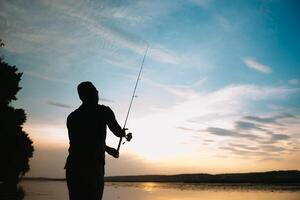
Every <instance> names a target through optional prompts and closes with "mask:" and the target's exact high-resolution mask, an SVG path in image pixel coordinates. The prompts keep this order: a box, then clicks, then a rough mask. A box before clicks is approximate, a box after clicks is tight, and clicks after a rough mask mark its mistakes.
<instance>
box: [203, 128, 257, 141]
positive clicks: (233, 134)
mask: <svg viewBox="0 0 300 200" xmlns="http://www.w3.org/2000/svg"><path fill="white" fill-rule="evenodd" d="M206 131H207V132H208V133H210V134H213V135H218V136H225V137H234V138H247V139H251V140H253V139H254V140H256V139H260V137H259V136H257V135H254V134H242V133H238V132H237V131H234V130H227V129H223V128H216V127H208V128H207V129H206Z"/></svg>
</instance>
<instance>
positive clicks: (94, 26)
mask: <svg viewBox="0 0 300 200" xmlns="http://www.w3.org/2000/svg"><path fill="white" fill-rule="evenodd" d="M56 9H58V10H61V11H62V12H63V13H64V14H65V15H67V16H70V17H72V18H73V19H77V22H79V23H81V24H82V25H83V26H85V27H86V28H87V29H88V30H89V31H90V32H92V33H93V34H96V35H98V36H99V37H100V38H102V39H103V40H106V41H108V42H110V43H112V44H113V45H117V46H119V47H121V48H126V49H128V50H131V51H133V52H135V53H138V54H140V55H144V53H145V49H146V42H145V41H143V40H142V39H139V38H138V37H137V36H132V35H131V34H129V33H127V32H124V31H121V30H117V29H113V28H112V27H110V26H108V25H107V24H105V23H103V22H101V21H99V20H96V19H93V18H92V17H87V16H86V15H85V14H84V13H83V12H82V11H81V10H78V9H77V8H76V7H73V6H71V5H68V4H62V3H60V5H57V6H56ZM148 57H149V58H152V59H154V60H156V61H159V62H162V63H169V64H177V63H178V62H179V60H180V56H179V55H176V54H175V53H172V52H171V51H170V50H168V49H167V48H165V47H163V46H161V45H156V44H151V46H150V48H149V56H148Z"/></svg>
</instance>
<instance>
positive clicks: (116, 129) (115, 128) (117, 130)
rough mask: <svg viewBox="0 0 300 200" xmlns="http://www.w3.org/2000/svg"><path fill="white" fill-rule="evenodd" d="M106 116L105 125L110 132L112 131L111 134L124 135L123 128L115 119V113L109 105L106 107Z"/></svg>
mask: <svg viewBox="0 0 300 200" xmlns="http://www.w3.org/2000/svg"><path fill="white" fill-rule="evenodd" d="M107 116H108V118H107V125H108V128H109V129H110V130H111V132H113V134H114V135H115V136H117V137H125V136H126V133H125V130H124V129H122V128H121V126H120V125H119V123H118V122H117V120H116V117H115V114H114V113H113V111H112V110H111V109H110V108H109V107H107Z"/></svg>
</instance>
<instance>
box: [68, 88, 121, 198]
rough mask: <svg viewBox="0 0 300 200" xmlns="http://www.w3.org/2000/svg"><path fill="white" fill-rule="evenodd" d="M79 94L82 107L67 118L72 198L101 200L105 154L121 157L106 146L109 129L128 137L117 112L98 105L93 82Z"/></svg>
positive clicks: (69, 181)
mask: <svg viewBox="0 0 300 200" xmlns="http://www.w3.org/2000/svg"><path fill="white" fill-rule="evenodd" d="M77 91H78V94H79V98H80V99H81V101H82V105H81V106H80V107H79V108H77V109H76V110H75V111H73V112H72V113H71V114H70V115H69V116H68V119H67V128H68V135H69V141H70V147H69V155H68V158H67V161H66V165H65V169H66V179H67V185H68V190H69V199H70V200H100V199H102V194H103V188H104V164H105V151H106V152H107V153H108V154H110V155H112V156H113V157H115V158H118V157H119V152H118V151H117V150H116V149H114V148H111V147H109V146H106V144H105V139H106V126H108V127H109V129H110V130H111V131H112V132H113V133H114V135H115V136H117V137H126V134H125V130H124V129H122V128H121V126H120V125H119V124H118V122H117V121H116V119H115V115H114V113H113V111H112V110H111V109H110V108H109V107H107V106H104V105H99V104H98V101H99V97H98V91H97V89H96V88H95V86H94V85H93V84H92V83H91V82H82V83H80V84H79V85H78V87H77Z"/></svg>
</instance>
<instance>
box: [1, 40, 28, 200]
mask: <svg viewBox="0 0 300 200" xmlns="http://www.w3.org/2000/svg"><path fill="white" fill-rule="evenodd" d="M3 46H4V44H3V42H2V40H0V47H3ZM21 77H22V73H20V72H18V69H17V68H16V66H11V65H9V64H8V63H6V62H5V61H4V59H3V57H1V58H0V186H1V188H0V189H1V190H2V191H1V192H3V191H5V192H6V193H9V192H10V191H12V192H13V191H14V190H15V189H16V188H17V183H18V182H19V180H20V178H21V177H22V176H23V175H24V174H25V173H26V172H27V171H29V158H30V157H32V156H33V151H34V149H33V143H32V140H31V139H30V138H29V137H28V134H27V133H25V131H24V130H23V127H22V125H23V124H24V122H25V121H26V114H25V112H24V110H23V109H16V108H14V107H12V106H11V105H10V103H11V101H12V100H17V98H16V94H17V93H18V91H19V90H20V89H21V87H19V82H20V80H21ZM2 197H3V196H2ZM0 198H1V195H0ZM14 199H16V198H14Z"/></svg>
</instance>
